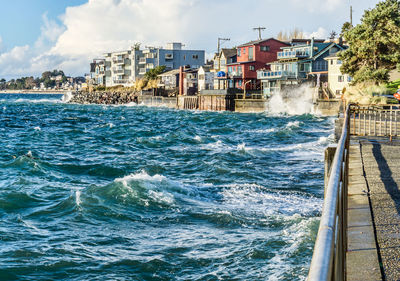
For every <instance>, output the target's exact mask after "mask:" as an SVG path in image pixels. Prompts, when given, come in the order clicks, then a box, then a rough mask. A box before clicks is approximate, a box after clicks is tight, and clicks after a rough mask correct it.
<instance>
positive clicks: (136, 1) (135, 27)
mask: <svg viewBox="0 0 400 281" xmlns="http://www.w3.org/2000/svg"><path fill="white" fill-rule="evenodd" d="M378 2H379V1H378V0H280V1H276V0H246V1H243V0H219V1H215V0H90V1H88V0H13V1H3V3H2V9H1V10H2V13H1V16H0V78H3V77H4V78H6V79H10V78H15V77H20V76H28V75H33V76H40V74H41V73H42V72H44V71H46V70H51V69H56V68H57V69H62V70H64V71H65V72H66V73H67V74H69V75H74V76H75V75H83V74H84V73H86V72H87V71H88V67H89V62H90V60H91V59H93V58H97V57H101V56H102V54H103V53H104V52H107V51H117V50H124V49H128V48H129V47H130V46H131V45H132V44H133V43H135V42H141V43H142V45H143V46H148V45H152V46H164V45H165V44H166V43H168V42H172V41H175V42H183V43H184V44H185V45H186V48H191V49H204V50H205V51H206V54H208V56H209V57H210V56H211V55H212V53H213V52H215V51H216V45H217V44H216V43H217V38H218V37H229V38H231V41H229V42H227V43H225V45H224V46H226V47H232V46H236V45H239V44H241V43H244V42H247V41H250V40H254V39H256V38H257V33H256V32H254V31H253V30H252V28H253V27H256V26H265V27H266V28H267V29H266V31H265V32H264V33H263V37H264V38H268V37H274V36H276V35H277V33H278V32H279V31H281V30H283V31H290V30H291V29H293V28H294V27H297V28H299V29H301V30H302V31H303V32H304V33H305V34H306V35H307V36H314V37H316V38H326V37H327V36H328V34H329V33H330V32H331V31H332V30H335V31H336V32H338V33H339V32H340V29H341V26H342V24H343V23H344V22H345V21H348V20H349V7H350V5H352V6H353V8H354V10H355V12H354V16H353V19H354V23H356V24H357V23H358V22H359V20H360V17H361V15H362V14H363V12H364V10H365V9H368V8H373V7H374V6H375V5H376V3H378Z"/></svg>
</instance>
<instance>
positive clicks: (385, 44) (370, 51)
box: [340, 0, 400, 83]
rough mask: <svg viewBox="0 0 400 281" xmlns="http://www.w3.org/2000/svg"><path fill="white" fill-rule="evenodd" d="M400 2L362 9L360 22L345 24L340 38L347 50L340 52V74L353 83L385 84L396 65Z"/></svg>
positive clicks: (399, 47) (399, 46)
mask: <svg viewBox="0 0 400 281" xmlns="http://www.w3.org/2000/svg"><path fill="white" fill-rule="evenodd" d="M399 13H400V0H385V1H381V2H379V3H378V4H377V5H376V7H375V8H373V9H371V10H366V11H365V12H364V15H363V17H362V19H361V23H360V24H358V25H356V26H355V27H351V25H350V24H349V23H345V24H344V25H343V28H342V32H343V36H344V38H345V39H346V41H347V43H348V44H349V48H348V49H347V50H345V51H343V52H341V53H340V58H341V59H342V61H343V64H342V67H341V71H342V72H343V73H347V74H349V75H351V76H352V77H353V81H354V83H359V82H367V81H373V82H375V83H381V82H387V81H388V79H389V71H390V70H392V69H395V68H396V66H397V65H398V64H399V63H400V16H399Z"/></svg>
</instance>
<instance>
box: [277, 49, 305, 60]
mask: <svg viewBox="0 0 400 281" xmlns="http://www.w3.org/2000/svg"><path fill="white" fill-rule="evenodd" d="M309 55H310V53H309V52H305V51H283V52H278V59H293V58H307V57H309Z"/></svg>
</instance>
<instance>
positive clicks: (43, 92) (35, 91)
mask: <svg viewBox="0 0 400 281" xmlns="http://www.w3.org/2000/svg"><path fill="white" fill-rule="evenodd" d="M71 91H72V90H3V91H0V94H65V93H67V92H71Z"/></svg>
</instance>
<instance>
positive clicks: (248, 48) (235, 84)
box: [227, 38, 290, 90]
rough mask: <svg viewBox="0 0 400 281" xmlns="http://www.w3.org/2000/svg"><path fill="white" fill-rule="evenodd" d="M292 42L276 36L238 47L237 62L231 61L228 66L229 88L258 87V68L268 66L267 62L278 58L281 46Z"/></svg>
mask: <svg viewBox="0 0 400 281" xmlns="http://www.w3.org/2000/svg"><path fill="white" fill-rule="evenodd" d="M289 45H290V44H288V43H285V42H282V41H279V40H276V39H274V38H269V39H262V40H257V41H251V42H248V43H246V44H242V45H240V46H238V47H237V48H236V50H237V62H235V63H230V64H228V65H227V67H228V78H229V80H228V85H229V88H239V89H244V85H246V89H253V90H255V89H257V88H259V87H260V83H259V81H257V70H259V69H263V68H266V67H267V66H266V64H267V63H270V62H273V61H276V60H277V53H278V52H280V51H281V49H280V48H281V47H286V46H289Z"/></svg>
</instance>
